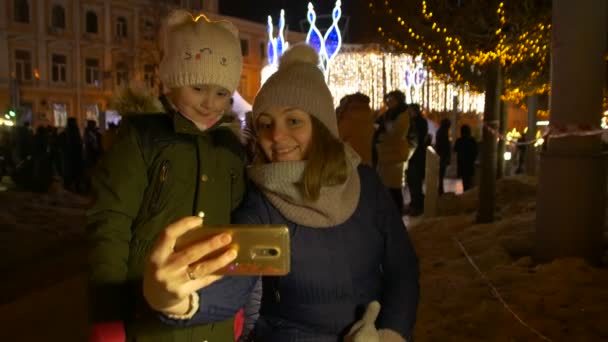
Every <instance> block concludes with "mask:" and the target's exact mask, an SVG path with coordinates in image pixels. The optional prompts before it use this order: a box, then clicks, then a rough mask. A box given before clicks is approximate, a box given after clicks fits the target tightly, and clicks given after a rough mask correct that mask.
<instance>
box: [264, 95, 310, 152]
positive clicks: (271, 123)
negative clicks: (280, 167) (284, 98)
mask: <svg viewBox="0 0 608 342" xmlns="http://www.w3.org/2000/svg"><path fill="white" fill-rule="evenodd" d="M256 127H257V135H258V143H259V144H260V147H261V148H262V151H263V152H264V154H265V155H266V158H268V160H269V161H270V162H279V161H297V160H305V159H306V156H307V153H308V149H309V146H310V141H311V140H312V121H311V118H310V115H309V114H308V113H306V112H304V111H302V110H300V109H297V108H290V107H272V108H270V109H269V110H268V111H266V112H263V113H261V114H260V115H259V116H258V118H257V120H256Z"/></svg>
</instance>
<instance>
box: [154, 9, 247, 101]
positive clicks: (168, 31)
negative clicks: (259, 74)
mask: <svg viewBox="0 0 608 342" xmlns="http://www.w3.org/2000/svg"><path fill="white" fill-rule="evenodd" d="M161 34H162V35H163V37H161V39H162V40H163V54H164V55H163V58H162V61H161V62H160V79H161V81H162V82H163V84H164V85H165V86H166V87H168V88H177V87H183V86H194V85H203V84H213V85H218V86H221V87H224V88H226V89H228V91H230V92H233V91H234V90H235V89H236V87H237V85H238V83H239V81H240V79H241V70H242V68H243V58H242V56H241V43H240V40H239V38H238V30H237V29H236V27H235V26H234V25H232V23H230V22H228V21H210V20H209V19H207V17H205V16H204V15H199V16H198V17H196V18H195V17H193V16H192V15H191V14H190V13H189V12H187V11H184V10H175V11H173V12H171V13H170V14H169V15H168V16H167V18H166V20H165V22H164V23H163V30H162V32H161Z"/></svg>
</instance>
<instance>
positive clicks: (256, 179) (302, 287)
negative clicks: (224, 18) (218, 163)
mask: <svg viewBox="0 0 608 342" xmlns="http://www.w3.org/2000/svg"><path fill="white" fill-rule="evenodd" d="M317 65H318V56H317V54H316V53H315V51H314V50H312V48H310V47H308V46H306V45H299V46H295V47H293V48H292V49H290V50H288V51H287V52H286V53H285V55H284V56H283V58H282V59H281V64H280V67H279V70H278V71H277V72H276V73H275V74H273V75H272V76H271V77H270V78H269V79H268V81H267V82H266V83H265V84H264V86H263V87H262V89H261V90H260V92H259V93H258V95H257V97H256V100H255V103H254V106H253V123H254V125H255V128H256V135H257V139H256V140H257V150H256V158H255V161H254V164H253V165H252V166H250V167H249V168H248V176H249V177H250V180H251V181H252V183H253V186H252V188H251V189H250V191H249V192H248V196H247V197H246V199H245V200H244V203H243V204H242V205H241V207H240V208H239V209H237V211H236V212H235V214H234V215H233V222H234V223H247V224H267V223H274V224H286V225H287V226H288V227H289V230H290V236H291V273H290V274H289V275H287V276H285V277H265V278H263V295H262V303H261V308H260V317H259V319H258V321H257V324H256V327H255V331H254V336H255V340H256V341H264V342H275V341H277V342H278V341H280V342H289V341H298V342H303V341H311V342H312V341H315V342H323V341H328V342H329V341H332V342H335V341H342V340H343V339H344V340H345V341H350V340H352V339H353V338H354V340H355V341H358V340H365V341H366V342H372V341H374V340H379V341H404V340H410V339H411V336H412V332H413V327H414V322H415V317H416V308H417V304H418V297H419V285H418V265H417V258H416V255H415V252H414V249H413V247H412V245H411V243H410V240H409V238H408V234H407V230H406V228H405V226H404V225H403V222H402V220H401V217H400V215H399V213H398V211H397V210H395V205H394V204H393V202H392V200H391V197H390V195H389V193H388V192H387V190H386V188H385V187H384V186H383V185H382V182H381V181H380V179H379V178H378V176H377V175H376V173H375V172H374V170H373V169H372V168H370V167H368V166H364V165H361V164H360V159H359V157H358V156H357V154H356V153H355V152H354V151H353V150H352V149H351V148H350V147H348V146H347V145H345V144H343V143H342V142H340V140H339V138H338V136H339V135H338V128H337V123H336V116H335V114H334V108H333V99H332V96H331V93H330V91H329V89H328V87H327V85H326V83H325V81H324V77H323V74H322V73H321V71H320V70H319V68H318V67H317ZM376 300H377V301H379V302H380V304H381V311H380V313H379V316H378V319H377V320H375V327H374V324H373V321H374V319H371V320H370V319H369V316H374V315H373V314H372V315H366V316H367V318H366V319H364V320H360V318H361V311H362V309H364V308H365V306H366V305H367V304H368V303H370V302H373V301H376ZM370 307H372V309H371V311H373V305H370ZM368 311H369V310H368ZM358 320H360V321H359V322H357V321H358ZM355 322H357V323H356V324H354V326H353V323H355ZM366 322H367V324H364V323H366ZM362 325H363V327H364V328H361V329H360V327H361V326H362ZM351 327H352V331H350V333H349V329H351ZM376 327H377V331H376ZM370 330H371V331H372V332H373V333H372V334H371V335H369V334H368V333H369V332H370ZM363 333H365V334H366V335H365V337H362V336H361V335H362V334H363ZM345 335H346V336H345ZM372 335H373V338H372V337H368V336H372Z"/></svg>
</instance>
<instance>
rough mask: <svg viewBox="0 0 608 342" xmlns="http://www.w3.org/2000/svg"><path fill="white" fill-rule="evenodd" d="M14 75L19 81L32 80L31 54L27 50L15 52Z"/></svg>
mask: <svg viewBox="0 0 608 342" xmlns="http://www.w3.org/2000/svg"><path fill="white" fill-rule="evenodd" d="M15 74H16V76H17V79H18V80H19V81H31V80H32V53H31V52H29V51H27V50H15Z"/></svg>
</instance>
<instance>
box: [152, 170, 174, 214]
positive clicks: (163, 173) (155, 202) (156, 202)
mask: <svg viewBox="0 0 608 342" xmlns="http://www.w3.org/2000/svg"><path fill="white" fill-rule="evenodd" d="M168 177H169V161H168V160H164V161H163V162H162V164H161V165H160V173H159V176H158V186H156V191H154V193H153V195H152V203H151V206H150V209H151V211H152V212H156V211H157V210H158V208H159V206H160V196H161V195H162V193H163V188H164V187H165V183H166V182H167V178H168Z"/></svg>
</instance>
